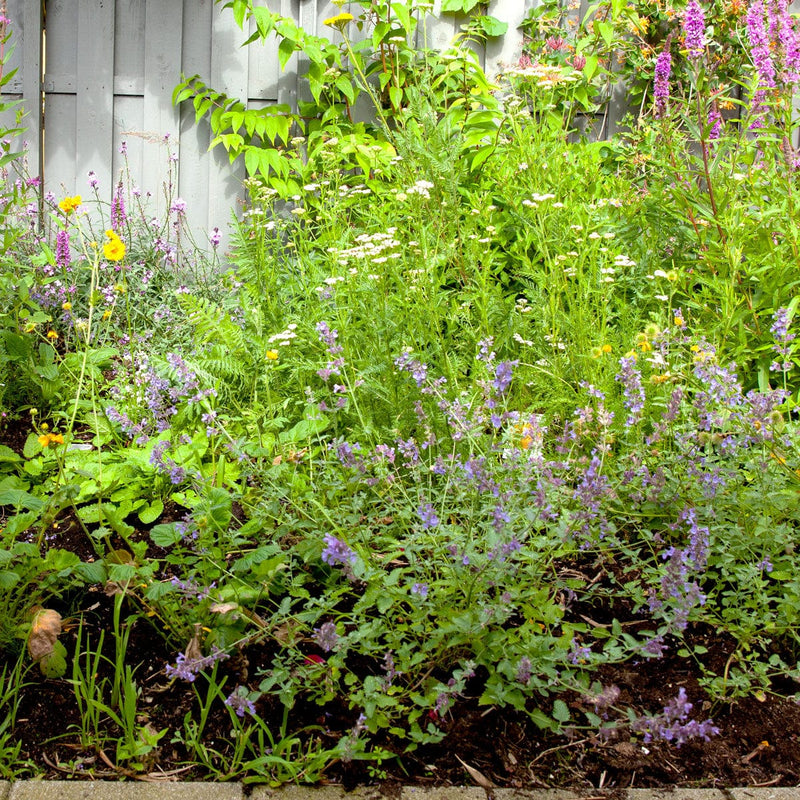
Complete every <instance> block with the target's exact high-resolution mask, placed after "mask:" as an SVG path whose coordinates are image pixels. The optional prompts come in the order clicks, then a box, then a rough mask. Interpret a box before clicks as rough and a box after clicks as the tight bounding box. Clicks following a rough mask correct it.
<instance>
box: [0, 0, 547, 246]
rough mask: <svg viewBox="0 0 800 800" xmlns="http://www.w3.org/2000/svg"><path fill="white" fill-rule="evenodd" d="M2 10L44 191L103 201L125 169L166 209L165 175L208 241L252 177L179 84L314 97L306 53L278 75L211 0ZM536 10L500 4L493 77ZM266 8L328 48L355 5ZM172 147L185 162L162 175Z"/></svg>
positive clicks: (34, 0)
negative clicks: (195, 79)
mask: <svg viewBox="0 0 800 800" xmlns="http://www.w3.org/2000/svg"><path fill="white" fill-rule="evenodd" d="M7 2H8V15H9V17H10V19H11V21H12V28H13V31H14V38H15V40H16V42H17V52H16V53H15V55H14V66H17V67H18V68H19V73H18V75H17V76H16V78H15V80H14V81H13V83H12V85H11V86H10V87H9V90H10V92H11V93H13V94H11V96H13V97H19V98H20V99H22V100H23V102H24V105H25V110H26V112H27V117H26V124H27V127H28V129H29V132H28V135H27V137H26V138H27V139H28V141H29V142H30V148H29V164H30V170H31V172H32V173H33V174H40V166H41V174H43V175H44V180H45V188H46V189H47V190H49V191H52V192H54V193H55V194H57V195H59V196H62V195H64V194H82V195H88V194H91V192H90V189H89V186H88V173H89V171H93V172H94V173H95V175H96V177H97V181H98V189H97V191H98V194H99V196H100V198H101V200H103V201H104V202H107V203H110V201H111V197H112V192H113V187H114V184H115V183H116V182H117V181H118V180H119V177H120V174H121V172H122V170H123V168H124V167H125V166H126V165H127V168H128V169H129V171H130V175H129V176H128V177H129V179H130V182H131V184H132V185H133V186H137V187H139V188H140V189H141V190H142V192H143V193H145V194H146V193H150V194H151V195H152V202H153V203H154V204H158V208H157V210H158V211H161V212H163V211H164V210H165V208H164V198H165V196H166V195H165V191H164V190H165V187H164V182H165V181H166V180H167V176H168V175H171V176H172V180H173V188H174V190H175V194H176V195H177V196H180V197H182V198H183V199H184V200H185V201H186V203H187V216H188V221H189V224H190V227H191V228H192V231H193V233H194V235H195V237H196V238H197V240H198V243H200V244H203V245H205V244H206V242H207V238H206V237H207V235H208V232H209V231H210V230H211V229H212V228H213V227H215V226H217V227H219V228H221V229H223V230H224V229H225V228H226V226H227V223H228V222H229V221H230V218H231V213H232V210H234V209H235V208H236V205H237V202H239V201H240V200H241V198H242V187H241V181H242V178H243V177H244V171H243V169H242V168H241V167H239V166H237V167H236V168H234V169H232V168H231V166H230V164H229V162H228V157H227V154H226V153H225V152H224V150H222V149H221V148H217V149H215V150H214V151H212V152H210V153H209V152H207V151H208V146H209V142H210V131H209V128H208V126H207V125H205V124H202V123H201V125H199V126H195V124H194V112H193V109H192V108H191V107H183V108H180V109H178V108H175V107H173V106H172V103H171V95H172V90H173V88H174V86H175V85H176V84H177V83H178V82H179V81H180V78H181V74H182V73H183V74H185V75H191V74H195V73H197V74H200V75H201V76H203V77H204V78H205V79H207V81H208V83H209V85H211V86H213V87H214V88H215V89H218V90H221V91H224V92H226V93H228V94H229V95H231V96H234V97H240V98H242V99H246V100H247V102H248V104H251V105H254V106H258V105H261V104H264V103H271V102H276V101H277V102H280V103H286V104H288V105H291V106H296V103H297V100H298V99H308V96H307V88H300V87H303V86H304V83H303V82H302V81H301V80H300V79H299V77H298V76H299V75H302V74H303V70H304V69H305V68H306V67H307V62H306V61H305V60H304V56H303V55H302V54H296V55H294V56H292V58H291V59H290V61H289V63H288V65H287V67H286V69H285V70H281V69H280V65H279V62H278V57H277V46H276V43H275V42H274V41H271V42H268V43H266V44H254V45H251V46H249V47H247V48H242V47H241V43H242V42H243V40H244V38H245V37H244V36H243V34H242V32H241V31H240V30H239V29H238V28H237V26H236V25H235V22H234V20H233V16H232V15H231V13H230V12H229V11H226V10H223V9H222V7H221V5H217V4H215V3H214V2H213V0H42V2H39V0H7ZM534 2H535V0H495V3H494V4H493V6H492V12H493V13H494V14H495V15H496V16H498V17H500V18H501V19H504V20H505V21H507V22H508V23H509V31H510V32H509V35H508V36H507V37H505V38H504V40H503V41H502V42H497V43H493V44H491V45H490V46H489V48H488V49H487V51H486V53H485V55H484V53H483V52H482V51H481V57H482V59H484V60H485V63H486V66H487V69H490V68H491V67H492V66H493V65H494V64H495V63H496V62H498V61H505V62H506V63H508V62H510V61H512V60H513V59H514V58H515V57H516V56H517V55H518V53H519V49H520V46H521V37H520V35H519V32H518V30H517V26H518V25H519V23H520V21H521V20H522V19H523V17H524V16H525V13H526V11H527V10H528V9H529V8H530V7H531V6H532V5H533V4H534ZM267 4H268V6H269V8H270V9H271V10H273V11H277V12H280V13H281V14H283V15H285V16H289V17H292V18H293V19H295V20H297V21H298V23H299V24H300V25H301V26H302V27H304V28H305V29H306V30H307V31H309V32H310V33H313V34H316V35H322V36H328V37H333V38H334V41H337V38H336V37H339V40H340V35H339V34H338V33H337V32H336V31H334V30H332V29H331V28H328V27H326V26H325V25H324V20H325V19H326V18H328V17H331V16H334V15H335V14H337V13H339V11H341V10H348V8H349V6H348V5H344V6H343V7H341V8H340V7H339V6H337V5H335V4H334V3H333V2H331V0H267ZM440 8H441V0H436V4H435V6H434V12H435V13H436V12H438V11H439V10H440ZM350 10H351V12H356V11H357V10H358V8H357V7H355V6H354V7H353V8H351V9H350ZM43 17H44V18H45V19H46V22H44V26H43ZM462 22H463V19H460V18H457V17H453V16H452V15H446V16H444V17H443V18H441V19H440V18H436V17H428V18H427V21H426V24H425V25H424V26H420V29H419V31H418V41H417V45H418V46H420V47H423V46H428V47H435V48H444V47H446V46H447V45H448V44H449V43H450V42H451V41H452V39H453V37H454V36H455V35H456V34H457V33H458V30H459V26H460V24H461V23H462ZM43 29H44V30H45V34H44V42H45V45H44V48H43V47H42V33H41V32H42V30H43ZM43 49H44V50H46V53H45V52H43ZM43 64H46V72H45V74H44V75H42V71H41V70H42V65H43ZM43 105H44V108H45V113H44V115H42V106H43ZM3 122H8V120H3ZM167 134H169V137H170V138H169V140H168V141H165V138H164V137H165V135H167ZM123 142H125V150H126V154H125V155H124V156H123V153H122V152H121V148H122V143H123ZM40 150H41V152H42V153H43V157H42V161H41V165H40V162H39V158H38V154H39V153H40ZM170 153H173V154H174V155H175V156H176V158H177V163H173V165H172V170H171V171H170V172H168V170H167V164H168V158H169V154H170Z"/></svg>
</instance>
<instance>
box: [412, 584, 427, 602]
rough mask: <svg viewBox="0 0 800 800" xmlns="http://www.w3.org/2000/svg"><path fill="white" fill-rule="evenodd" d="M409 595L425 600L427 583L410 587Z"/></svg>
mask: <svg viewBox="0 0 800 800" xmlns="http://www.w3.org/2000/svg"><path fill="white" fill-rule="evenodd" d="M411 594H415V595H417V596H419V597H421V598H422V599H423V600H425V599H426V598H427V597H428V584H427V583H415V584H414V585H413V586H412V587H411Z"/></svg>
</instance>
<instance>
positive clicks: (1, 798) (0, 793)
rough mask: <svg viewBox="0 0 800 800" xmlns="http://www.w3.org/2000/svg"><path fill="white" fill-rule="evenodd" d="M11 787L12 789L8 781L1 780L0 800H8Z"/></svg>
mask: <svg viewBox="0 0 800 800" xmlns="http://www.w3.org/2000/svg"><path fill="white" fill-rule="evenodd" d="M9 789H11V784H10V783H9V782H8V781H0V800H6V798H7V797H8V792H9Z"/></svg>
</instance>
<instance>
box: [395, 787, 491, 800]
mask: <svg viewBox="0 0 800 800" xmlns="http://www.w3.org/2000/svg"><path fill="white" fill-rule="evenodd" d="M401 797H402V800H486V790H485V789H481V788H480V787H479V786H440V787H437V788H435V789H434V788H431V789H426V788H422V787H419V786H405V787H403V793H402V795H401Z"/></svg>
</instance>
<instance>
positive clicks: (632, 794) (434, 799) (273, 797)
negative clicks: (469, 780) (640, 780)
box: [0, 780, 800, 800]
mask: <svg viewBox="0 0 800 800" xmlns="http://www.w3.org/2000/svg"><path fill="white" fill-rule="evenodd" d="M245 797H249V798H250V799H251V800H344V798H353V800H380V798H391V799H392V800H487V798H492V800H580V798H589V797H591V798H607V800H611V798H613V800H800V788H793V787H790V788H786V787H784V788H775V787H771V788H757V787H741V788H733V789H724V788H723V789H684V788H681V787H674V788H660V789H612V790H596V791H592V790H589V789H587V790H585V791H583V792H581V791H577V790H574V791H573V790H569V789H535V790H522V789H492V790H485V789H481V788H479V787H476V786H446V787H439V788H430V789H427V788H424V787H419V786H404V787H402V788H401V789H399V790H395V791H392V792H387V793H385V792H383V791H382V790H381V789H380V788H378V787H370V786H365V787H358V788H356V789H353V790H352V791H349V792H348V791H345V790H344V789H343V788H342V787H341V786H284V787H282V788H280V789H271V788H268V787H265V786H256V787H255V788H254V789H253V790H252V792H251V793H250V794H249V795H246V794H245V787H244V785H243V784H240V783H203V782H185V783H180V782H167V781H153V782H139V783H137V782H135V781H133V782H126V783H123V782H119V781H45V780H27V781H18V782H15V783H9V782H8V781H0V800H244V798H245Z"/></svg>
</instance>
